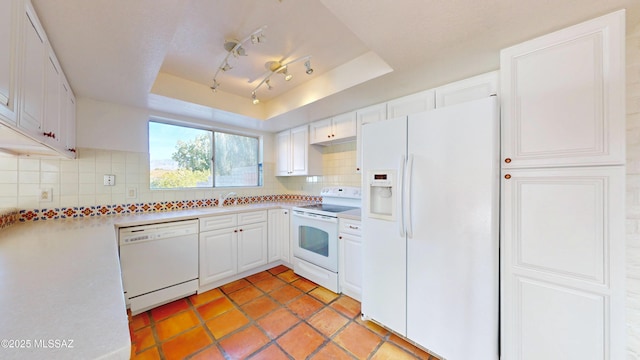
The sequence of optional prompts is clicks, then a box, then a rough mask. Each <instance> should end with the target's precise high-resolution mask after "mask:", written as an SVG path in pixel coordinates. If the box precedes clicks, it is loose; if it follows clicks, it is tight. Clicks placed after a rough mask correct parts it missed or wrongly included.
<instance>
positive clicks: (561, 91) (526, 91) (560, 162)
mask: <svg viewBox="0 0 640 360" xmlns="http://www.w3.org/2000/svg"><path fill="white" fill-rule="evenodd" d="M624 23H625V21H624V11H619V12H615V13H612V14H610V15H606V16H603V17H600V18H597V19H595V20H592V21H588V22H585V23H582V24H579V25H576V26H573V27H570V28H567V29H564V30H561V31H558V32H554V33H551V34H548V35H545V36H542V37H540V38H537V39H534V40H531V41H527V42H525V43H522V44H519V45H516V46H513V47H511V48H508V49H505V50H502V52H501V59H500V67H501V69H500V71H501V77H502V78H501V80H500V86H501V94H502V116H503V120H502V124H503V127H502V136H503V138H502V158H503V161H504V164H503V167H540V166H545V167H546V166H567V165H605V164H606V165H616V164H624V161H625V148H624V140H625V103H624V101H625V96H624V89H625V77H624V74H625V69H624V59H625V37H624V31H625V25H624Z"/></svg>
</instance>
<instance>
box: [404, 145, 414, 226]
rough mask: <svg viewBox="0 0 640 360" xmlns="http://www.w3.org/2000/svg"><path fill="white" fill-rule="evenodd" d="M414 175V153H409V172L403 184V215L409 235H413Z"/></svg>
mask: <svg viewBox="0 0 640 360" xmlns="http://www.w3.org/2000/svg"><path fill="white" fill-rule="evenodd" d="M412 177H413V154H411V155H409V157H408V158H407V174H406V176H405V178H404V186H403V188H404V189H403V195H404V199H403V201H402V202H403V206H404V209H403V210H402V214H403V217H404V219H405V223H406V225H405V231H406V232H407V236H408V237H410V238H411V237H413V223H412V221H411V178H412Z"/></svg>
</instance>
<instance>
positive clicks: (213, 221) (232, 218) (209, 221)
mask: <svg viewBox="0 0 640 360" xmlns="http://www.w3.org/2000/svg"><path fill="white" fill-rule="evenodd" d="M237 225H238V216H237V215H236V214H229V215H218V216H209V217H203V218H200V232H204V231H209V230H218V229H224V228H230V227H235V226H237Z"/></svg>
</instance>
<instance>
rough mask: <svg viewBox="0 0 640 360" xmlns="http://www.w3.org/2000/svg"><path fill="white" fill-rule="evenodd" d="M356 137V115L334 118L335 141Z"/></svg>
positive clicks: (332, 136) (352, 113)
mask: <svg viewBox="0 0 640 360" xmlns="http://www.w3.org/2000/svg"><path fill="white" fill-rule="evenodd" d="M355 137H356V113H355V112H350V113H346V114H341V115H338V116H334V117H333V132H332V134H331V138H332V139H333V140H346V139H352V138H353V139H355Z"/></svg>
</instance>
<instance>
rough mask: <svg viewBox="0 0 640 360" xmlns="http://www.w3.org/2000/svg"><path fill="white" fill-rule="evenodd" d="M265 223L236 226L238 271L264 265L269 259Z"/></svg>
mask: <svg viewBox="0 0 640 360" xmlns="http://www.w3.org/2000/svg"><path fill="white" fill-rule="evenodd" d="M267 243H268V237H267V223H266V222H261V223H255V224H250V225H242V226H239V227H238V272H243V271H246V270H251V269H253V268H256V267H258V266H260V265H265V264H266V263H267V261H268V260H269V253H268V244H267Z"/></svg>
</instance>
